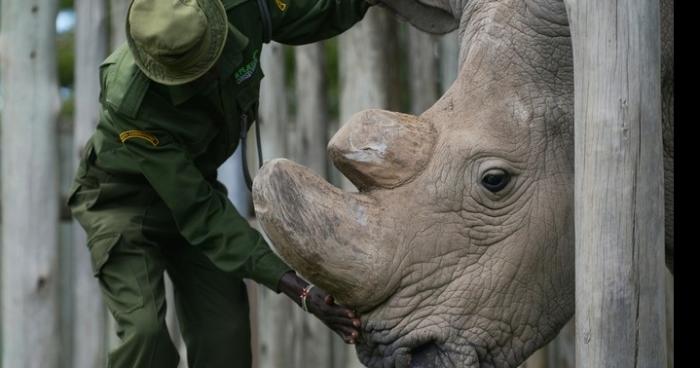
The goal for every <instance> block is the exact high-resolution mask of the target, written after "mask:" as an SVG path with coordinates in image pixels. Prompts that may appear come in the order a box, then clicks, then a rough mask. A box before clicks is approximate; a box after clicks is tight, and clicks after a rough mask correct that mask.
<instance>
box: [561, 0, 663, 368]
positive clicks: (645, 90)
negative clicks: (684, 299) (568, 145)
mask: <svg viewBox="0 0 700 368" xmlns="http://www.w3.org/2000/svg"><path fill="white" fill-rule="evenodd" d="M659 3H660V2H659V0H618V1H606V0H566V5H567V9H568V13H569V23H570V25H571V35H572V42H573V50H574V80H575V82H574V83H575V88H574V89H575V133H574V135H575V160H576V170H575V171H576V173H575V190H574V191H575V207H576V210H575V222H576V253H575V254H576V328H577V331H576V365H577V366H579V367H620V368H624V367H630V368H632V367H663V366H664V365H665V364H666V363H667V362H666V343H665V340H666V339H665V337H666V310H665V297H666V295H665V292H664V289H665V287H666V281H665V263H664V260H665V258H664V232H663V229H664V217H663V215H664V187H663V178H664V172H663V147H662V133H661V127H662V123H661V77H660V75H661V73H660V66H661V57H660V54H661V47H660V38H661V36H660V35H661V33H660V26H659V24H660V17H659V9H660V4H659Z"/></svg>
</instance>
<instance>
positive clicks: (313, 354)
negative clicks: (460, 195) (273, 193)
mask: <svg viewBox="0 0 700 368" xmlns="http://www.w3.org/2000/svg"><path fill="white" fill-rule="evenodd" d="M294 55H295V63H294V67H295V73H294V79H295V84H294V85H295V97H296V117H295V119H294V121H293V122H294V124H293V127H294V130H293V132H294V134H291V135H290V136H291V137H292V139H293V141H290V142H289V143H288V146H289V151H290V155H289V156H290V158H291V159H293V160H294V161H296V162H298V163H300V164H302V165H304V166H306V167H309V168H310V169H312V170H313V171H315V172H316V173H318V174H319V175H321V176H323V177H326V167H327V158H326V145H327V143H328V138H327V137H326V130H327V124H326V123H327V120H328V112H327V111H326V110H327V106H328V101H327V91H326V90H325V85H326V83H325V57H324V48H323V44H322V43H316V44H311V45H305V46H299V47H295V49H294ZM292 319H293V321H294V322H293V324H294V329H295V336H296V346H297V349H296V351H295V357H294V358H295V359H294V367H297V368H303V367H330V366H331V364H332V355H331V354H332V338H333V332H332V331H331V330H330V329H329V328H328V327H327V326H326V325H325V324H323V322H321V321H320V320H319V319H318V318H316V317H315V316H313V315H311V314H308V313H305V312H304V311H303V310H302V309H300V308H295V309H294V313H293V316H292Z"/></svg>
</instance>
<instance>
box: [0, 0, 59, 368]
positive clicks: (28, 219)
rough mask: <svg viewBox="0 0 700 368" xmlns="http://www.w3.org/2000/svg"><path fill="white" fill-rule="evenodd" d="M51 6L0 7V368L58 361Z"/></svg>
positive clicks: (10, 2)
mask: <svg viewBox="0 0 700 368" xmlns="http://www.w3.org/2000/svg"><path fill="white" fill-rule="evenodd" d="M57 5H58V2H57V1H55V0H41V1H40V0H5V1H2V4H1V6H2V9H1V10H0V12H1V13H2V19H1V21H2V28H1V29H0V34H1V35H2V40H1V41H0V43H1V44H2V46H1V48H0V50H2V51H1V54H0V58H1V65H0V67H1V69H2V96H3V111H2V142H1V144H0V147H1V148H0V149H1V150H2V154H1V156H2V204H3V206H2V219H3V233H2V257H1V258H2V301H3V308H2V335H3V356H2V366H3V367H23V368H53V367H58V366H59V364H60V361H59V354H60V351H61V342H60V339H59V294H58V287H59V273H58V249H59V246H58V239H59V232H58V201H59V189H58V184H59V183H58V167H59V166H58V156H59V155H58V136H57V124H56V123H57V115H58V109H59V97H58V85H57V77H56V69H57V68H56V38H55V37H56V29H55V19H56V14H57Z"/></svg>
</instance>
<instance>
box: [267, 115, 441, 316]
mask: <svg viewBox="0 0 700 368" xmlns="http://www.w3.org/2000/svg"><path fill="white" fill-rule="evenodd" d="M434 142H435V131H434V129H433V128H432V125H431V124H429V123H427V122H423V121H421V120H419V119H418V118H415V117H411V116H408V115H403V114H394V113H388V112H381V111H379V110H370V111H365V112H361V113H359V114H357V115H355V116H354V117H353V118H352V119H351V121H350V122H349V123H348V124H346V125H345V126H344V127H343V129H341V130H340V131H339V132H338V133H337V135H336V136H335V137H334V138H333V140H332V141H331V143H330V145H329V151H330V154H331V156H332V157H333V158H334V159H335V162H336V164H337V165H338V168H339V169H340V170H341V171H343V172H344V173H345V174H346V175H347V176H348V177H349V178H350V179H352V180H353V182H355V183H356V184H357V185H358V186H359V187H360V188H362V189H363V192H360V193H350V192H344V191H342V190H340V189H338V188H336V187H334V186H332V185H330V184H329V183H328V182H326V181H325V180H323V179H322V178H321V177H319V176H318V175H316V174H315V173H313V172H312V171H311V170H309V169H307V168H305V167H303V166H300V165H297V164H295V163H293V162H291V161H289V160H285V159H276V160H272V161H270V162H267V163H266V164H265V165H264V166H263V167H262V168H261V169H260V171H259V173H258V175H257V176H256V178H255V181H254V183H253V201H254V204H255V210H256V214H257V217H258V219H259V220H260V223H261V225H262V227H263V228H264V230H265V232H266V233H267V235H268V236H269V237H270V239H271V240H272V245H273V247H274V248H275V249H276V250H277V252H278V253H279V255H280V256H281V257H282V258H283V259H284V260H285V261H286V262H287V263H288V264H289V265H290V266H291V267H292V268H294V269H295V270H297V272H299V273H300V274H301V275H302V276H304V277H305V278H306V279H308V280H310V281H312V282H314V283H315V284H316V285H318V286H319V287H321V288H323V289H325V290H326V291H328V292H330V293H331V294H333V295H334V296H335V298H336V300H338V301H339V302H340V303H343V304H346V305H348V306H353V307H361V308H369V307H370V306H375V305H377V304H379V303H380V302H381V301H382V300H383V299H384V298H386V296H388V295H389V294H390V293H391V291H392V288H394V287H395V286H396V285H392V284H391V283H390V282H389V280H390V279H391V270H389V269H388V267H387V266H388V265H389V264H390V262H389V259H390V257H393V255H394V248H393V247H394V246H395V244H397V243H398V242H397V241H396V239H395V237H396V234H395V231H392V228H394V224H392V223H391V220H390V217H391V216H385V214H384V212H385V211H387V208H386V206H384V205H383V204H382V201H381V197H382V195H381V194H382V193H381V191H379V190H377V191H372V190H371V189H373V188H395V187H397V186H400V185H402V184H403V183H406V182H407V181H410V180H411V179H412V178H414V177H415V176H416V175H418V174H419V172H420V171H421V170H422V169H423V168H424V167H425V165H426V163H427V162H428V161H429V159H430V156H431V154H432V149H433V147H432V146H433V145H434Z"/></svg>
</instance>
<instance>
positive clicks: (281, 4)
mask: <svg viewBox="0 0 700 368" xmlns="http://www.w3.org/2000/svg"><path fill="white" fill-rule="evenodd" d="M275 3H277V7H278V8H280V11H283V12H285V11H287V3H285V2H284V0H275Z"/></svg>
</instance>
